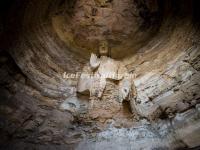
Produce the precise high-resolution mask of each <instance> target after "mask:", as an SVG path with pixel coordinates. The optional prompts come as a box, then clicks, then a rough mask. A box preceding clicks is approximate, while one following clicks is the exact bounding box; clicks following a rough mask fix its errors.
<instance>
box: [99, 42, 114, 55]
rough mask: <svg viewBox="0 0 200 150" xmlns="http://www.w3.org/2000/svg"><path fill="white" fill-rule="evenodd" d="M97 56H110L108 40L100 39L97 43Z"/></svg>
mask: <svg viewBox="0 0 200 150" xmlns="http://www.w3.org/2000/svg"><path fill="white" fill-rule="evenodd" d="M98 53H99V56H108V57H111V56H110V49H109V47H108V42H107V41H101V42H100V43H99V51H98Z"/></svg>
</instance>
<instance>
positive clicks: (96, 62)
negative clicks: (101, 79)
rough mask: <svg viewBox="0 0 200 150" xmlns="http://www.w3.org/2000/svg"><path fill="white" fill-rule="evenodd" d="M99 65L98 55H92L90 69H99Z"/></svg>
mask: <svg viewBox="0 0 200 150" xmlns="http://www.w3.org/2000/svg"><path fill="white" fill-rule="evenodd" d="M99 65H100V59H99V58H98V57H97V55H95V54H93V53H92V54H91V57H90V67H91V68H92V69H93V70H94V69H96V68H98V67H99Z"/></svg>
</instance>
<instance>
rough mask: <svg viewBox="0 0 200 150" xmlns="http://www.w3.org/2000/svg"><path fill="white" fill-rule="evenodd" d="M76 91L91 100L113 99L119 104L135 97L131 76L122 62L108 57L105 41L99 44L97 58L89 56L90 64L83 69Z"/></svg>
mask: <svg viewBox="0 0 200 150" xmlns="http://www.w3.org/2000/svg"><path fill="white" fill-rule="evenodd" d="M77 91H78V92H79V93H83V94H89V96H90V99H91V100H93V99H98V100H106V99H108V100H109V99H114V100H116V101H117V102H119V103H122V102H123V100H133V99H134V97H135V96H136V92H135V91H136V90H135V87H134V83H133V75H130V74H128V70H127V69H126V67H125V65H124V64H123V63H122V62H120V61H116V60H114V59H112V58H111V57H110V51H109V48H108V43H107V42H106V41H103V42H101V43H100V47H99V57H98V56H97V55H95V54H91V58H90V63H89V64H87V65H86V66H85V67H84V68H83V72H82V74H81V76H80V79H79V82H78V86H77Z"/></svg>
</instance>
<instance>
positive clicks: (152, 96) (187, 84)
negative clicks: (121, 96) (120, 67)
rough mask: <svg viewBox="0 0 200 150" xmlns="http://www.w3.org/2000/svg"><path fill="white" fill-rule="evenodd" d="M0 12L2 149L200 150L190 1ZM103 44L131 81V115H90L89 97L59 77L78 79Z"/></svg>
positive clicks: (198, 65) (35, 4) (27, 4)
mask: <svg viewBox="0 0 200 150" xmlns="http://www.w3.org/2000/svg"><path fill="white" fill-rule="evenodd" d="M1 6H2V7H1V16H0V37H1V45H0V47H1V49H0V54H1V56H0V74H1V75H0V78H1V80H0V85H1V86H0V95H1V96H0V99H1V101H0V122H1V123H0V131H1V140H0V143H1V149H92V150H93V149H142V148H143V149H177V148H188V149H189V148H195V147H198V146H199V145H200V143H199V138H200V137H199V135H200V118H199V117H200V106H199V105H200V104H199V102H200V92H199V91H200V72H199V71H200V49H199V48H200V47H199V38H200V37H199V18H200V17H199V15H200V12H199V7H200V4H199V2H198V0H191V1H187V0H177V1H173V0H170V1H161V0H148V1H147V0H142V1H139V0H91V1H86V0H76V1H71V0H51V1H50V0H46V1H39V0H31V1H25V0H13V1H10V2H5V3H4V2H2V4H1ZM105 38H106V39H107V40H108V42H109V43H110V47H111V49H112V53H111V55H112V58H114V59H117V60H119V61H121V62H123V63H124V64H125V65H126V67H127V69H128V71H129V72H130V73H135V74H136V78H135V79H134V83H135V85H136V89H137V93H138V95H137V99H136V101H135V103H134V106H132V107H134V108H135V111H136V112H135V114H131V112H130V108H129V107H130V104H129V103H124V104H123V106H119V107H118V106H117V105H116V107H113V105H112V103H106V104H104V103H103V102H100V103H102V104H99V105H98V103H97V104H96V105H95V107H96V110H93V111H94V112H93V111H90V112H88V109H87V108H88V103H89V102H88V98H87V97H84V96H82V97H78V96H77V95H76V85H77V79H68V80H67V79H63V77H62V75H63V73H64V72H67V73H76V72H80V71H81V70H82V68H83V67H84V65H85V64H86V63H87V62H88V61H89V56H90V53H91V52H93V53H96V51H97V48H98V47H97V43H98V41H99V40H102V39H105ZM111 94H112V93H111ZM108 97H109V96H108ZM104 105H105V107H106V108H107V110H106V111H103V112H102V109H101V106H104ZM131 105H133V104H131ZM116 110H117V112H118V113H116ZM118 110H119V111H118ZM89 113H92V114H91V115H93V116H94V117H92V118H91V117H89V118H88V117H87V116H88V114H89ZM97 116H98V117H97Z"/></svg>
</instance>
